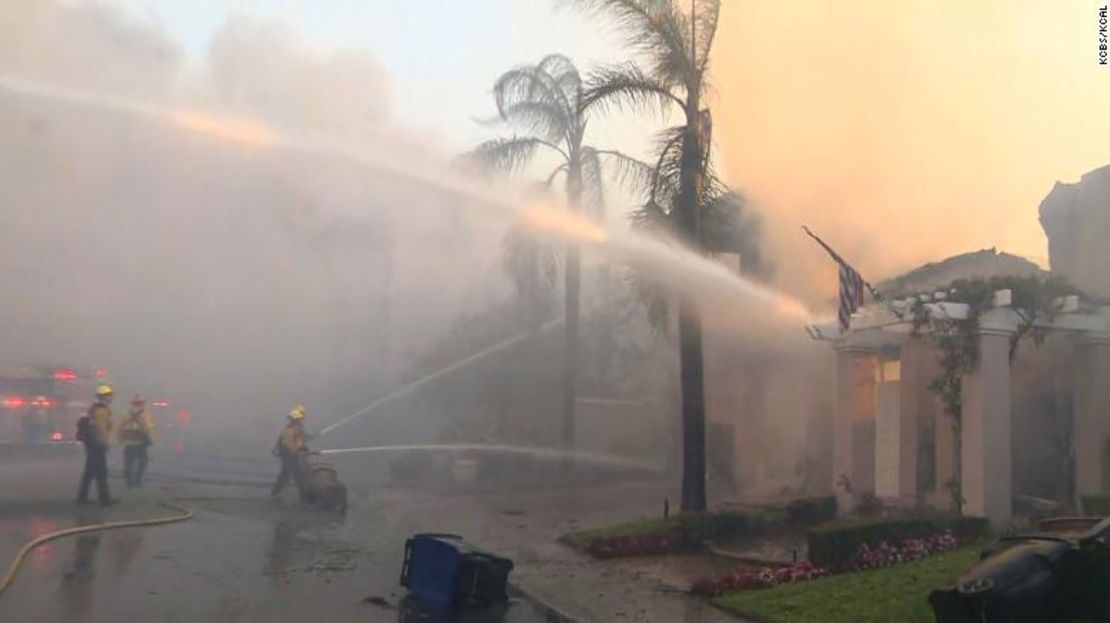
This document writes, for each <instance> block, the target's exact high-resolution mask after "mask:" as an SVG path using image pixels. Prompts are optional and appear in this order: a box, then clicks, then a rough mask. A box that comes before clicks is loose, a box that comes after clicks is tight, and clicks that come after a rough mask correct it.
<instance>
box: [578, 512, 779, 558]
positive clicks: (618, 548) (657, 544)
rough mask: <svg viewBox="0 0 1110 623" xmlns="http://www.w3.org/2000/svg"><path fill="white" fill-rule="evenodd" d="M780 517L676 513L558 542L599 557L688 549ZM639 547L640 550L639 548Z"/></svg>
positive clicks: (760, 529) (756, 529)
mask: <svg viewBox="0 0 1110 623" xmlns="http://www.w3.org/2000/svg"><path fill="white" fill-rule="evenodd" d="M782 520H783V516H782V514H781V513H776V512H772V511H754V512H732V511H729V512H719V513H709V512H707V513H680V514H677V515H672V516H671V517H669V518H666V519H662V518H656V519H643V520H639V521H633V522H628V523H623V524H617V525H613V526H606V527H602V528H592V529H587V530H579V531H577V532H571V533H570V534H566V535H564V536H563V537H562V539H561V540H562V541H563V542H565V543H567V544H569V545H572V546H574V547H577V548H580V549H584V550H586V551H587V552H590V553H592V554H594V555H595V556H600V557H605V558H607V557H610V556H614V555H615V556H633V555H642V554H659V553H664V552H662V551H658V550H661V549H667V550H671V551H680V550H691V549H697V548H700V547H701V546H702V543H703V542H705V541H707V540H710V539H721V538H730V537H741V538H744V537H754V536H759V535H760V534H763V533H764V532H765V531H766V530H767V529H768V528H770V527H771V526H772V525H775V524H779V523H781V522H782ZM639 550H643V551H639Z"/></svg>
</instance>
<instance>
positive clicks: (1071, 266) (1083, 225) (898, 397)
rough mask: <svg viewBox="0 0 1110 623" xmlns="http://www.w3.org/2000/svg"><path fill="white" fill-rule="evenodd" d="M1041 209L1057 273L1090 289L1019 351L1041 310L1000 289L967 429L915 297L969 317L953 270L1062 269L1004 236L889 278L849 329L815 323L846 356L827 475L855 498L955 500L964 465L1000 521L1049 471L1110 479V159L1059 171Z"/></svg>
mask: <svg viewBox="0 0 1110 623" xmlns="http://www.w3.org/2000/svg"><path fill="white" fill-rule="evenodd" d="M1040 213H1041V222H1042V224H1043V225H1044V229H1045V233H1046V235H1047V236H1048V239H1049V249H1050V255H1051V258H1050V260H1051V274H1058V275H1062V276H1064V277H1067V278H1069V279H1071V280H1072V281H1073V282H1074V283H1075V284H1076V285H1078V286H1079V287H1080V288H1081V289H1082V290H1084V291H1085V293H1087V294H1085V295H1082V296H1078V295H1077V296H1066V297H1061V298H1059V299H1057V300H1054V301H1053V305H1054V311H1053V313H1051V314H1046V315H1044V316H1043V317H1037V318H1035V319H1033V322H1032V326H1033V327H1035V330H1036V331H1038V332H1041V333H1043V334H1044V335H1045V336H1046V337H1045V344H1044V345H1043V346H1042V347H1040V348H1037V349H1024V350H1022V349H1020V348H1019V349H1017V350H1015V349H1014V347H1013V344H1014V339H1015V335H1017V333H1018V332H1020V331H1022V330H1023V328H1024V327H1025V326H1026V325H1027V324H1028V323H1029V319H1028V318H1025V317H1024V316H1023V315H1022V313H1021V311H1020V310H1018V309H1015V307H1014V301H1013V300H1012V299H1013V294H1014V293H1013V291H1011V290H1008V289H1001V290H999V291H996V292H994V293H993V301H992V302H991V304H990V305H989V306H988V308H987V309H985V310H984V311H983V312H982V313H981V315H980V316H979V318H978V322H977V325H976V327H977V335H976V337H975V338H974V339H975V340H976V348H977V351H978V357H979V360H978V365H977V366H976V367H975V369H974V370H973V371H972V372H970V373H968V374H966V375H965V376H964V377H963V379H962V384H963V396H962V410H961V415H960V426H961V432H960V433H959V435H958V436H957V434H956V433H955V432H954V429H953V427H952V425H951V424H952V419H951V418H950V417H949V416H947V415H945V414H944V413H943V409H942V406H941V404H940V402H939V400H938V397H937V395H936V393H935V392H933V391H931V390H930V385H931V384H932V383H933V381H934V380H935V379H936V378H937V377H938V374H939V372H940V363H939V359H940V351H939V350H938V346H937V341H936V339H935V338H934V336H932V335H929V334H928V332H927V331H926V332H925V334H923V335H917V334H916V333H917V331H916V330H915V326H914V322H913V316H914V314H913V312H912V311H911V310H912V309H913V308H915V307H917V308H919V309H923V310H924V312H925V313H926V314H927V315H928V317H929V318H931V319H934V320H936V319H956V320H959V319H966V318H968V317H969V313H971V310H970V308H969V305H968V304H967V302H966V301H960V300H954V299H953V298H952V294H953V292H954V291H950V290H949V287H948V284H950V283H951V282H952V281H954V280H956V279H961V278H970V277H991V276H1015V277H1029V276H1034V277H1047V276H1048V275H1049V274H1050V273H1047V272H1045V271H1042V270H1041V269H1039V268H1038V267H1036V266H1035V265H1033V264H1032V263H1030V262H1027V261H1025V260H1022V259H1021V258H1017V257H1015V256H1011V255H1007V254H1004V253H997V252H996V251H994V250H993V249H991V250H987V251H980V252H976V253H969V254H965V255H961V256H956V257H954V258H949V259H947V260H944V261H942V262H938V263H935V264H929V265H926V266H924V267H922V268H920V269H917V270H915V271H912V272H910V273H907V274H906V275H903V276H902V277H899V278H897V279H893V280H890V281H888V282H886V283H884V284H882V285H881V286H880V291H882V292H884V293H886V295H887V300H886V301H885V302H884V303H874V304H871V305H868V306H866V307H865V308H863V309H861V310H859V312H857V313H856V314H854V315H853V317H852V319H851V324H850V326H849V328H848V329H847V330H846V331H841V330H840V328H839V327H837V326H835V325H825V326H815V327H811V334H812V335H814V336H815V337H817V338H819V339H822V340H826V341H828V342H831V343H832V345H833V347H834V350H835V353H836V357H837V361H836V396H837V398H836V405H835V409H834V410H833V411H834V414H833V415H832V420H833V422H832V435H831V439H832V446H833V461H832V466H831V471H830V472H828V473H826V474H825V478H826V480H827V481H828V482H830V483H832V486H833V488H834V490H835V491H836V494H837V496H838V499H839V502H840V506H841V508H842V509H851V508H852V507H853V506H854V504H855V503H856V502H857V501H858V499H859V497H860V496H861V495H862V494H866V493H873V494H875V495H877V496H878V497H880V498H883V499H885V500H887V501H888V502H890V503H893V504H898V505H903V506H933V507H940V508H944V507H946V506H948V504H949V503H950V502H949V500H951V499H952V496H951V495H949V494H948V492H947V491H946V487H945V483H950V482H956V481H957V479H955V478H954V476H956V475H957V474H959V478H958V481H959V483H960V486H961V487H962V491H961V493H962V497H963V499H964V504H963V508H962V510H963V512H964V513H965V514H969V515H974V516H982V517H987V518H989V519H991V520H992V522H995V523H1004V522H1006V521H1008V520H1009V519H1010V517H1011V513H1012V509H1013V499H1014V495H1015V493H1022V492H1029V490H1030V489H1032V490H1033V492H1037V491H1036V489H1037V488H1038V487H1044V486H1045V485H1044V482H1048V483H1049V484H1051V482H1052V481H1070V482H1069V483H1068V484H1070V485H1071V486H1070V487H1067V488H1065V489H1064V490H1066V491H1069V492H1070V493H1071V494H1073V495H1085V494H1094V493H1101V492H1104V491H1107V490H1108V489H1110V469H1108V467H1110V447H1108V442H1110V306H1107V305H1106V304H1105V303H1104V301H1103V300H1102V299H1101V298H1100V297H1104V296H1106V293H1108V292H1110V275H1108V274H1107V273H1106V271H1105V268H1106V267H1107V266H1110V245H1108V244H1107V243H1108V242H1110V167H1104V168H1102V169H1098V170H1096V171H1092V172H1091V173H1088V174H1087V175H1084V176H1083V178H1082V179H1081V181H1080V182H1079V183H1078V184H1072V185H1068V184H1059V183H1058V184H1057V185H1056V187H1055V188H1053V190H1052V192H1050V193H1049V195H1048V197H1046V198H1045V200H1044V202H1042V204H1041V210H1040ZM1052 465H1056V466H1057V469H1058V471H1052V470H1050V469H1048V467H1047V466H1052ZM1061 465H1062V466H1063V467H1059V466H1061ZM1038 473H1040V475H1041V476H1042V479H1041V480H1043V481H1044V482H1040V483H1038V482H1037V479H1036V476H1037V475H1038Z"/></svg>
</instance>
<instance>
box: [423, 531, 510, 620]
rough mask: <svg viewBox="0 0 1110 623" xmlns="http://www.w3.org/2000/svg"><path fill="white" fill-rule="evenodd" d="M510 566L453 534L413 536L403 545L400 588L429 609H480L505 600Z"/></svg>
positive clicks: (507, 560) (503, 560)
mask: <svg viewBox="0 0 1110 623" xmlns="http://www.w3.org/2000/svg"><path fill="white" fill-rule="evenodd" d="M512 568H513V563H512V561H511V560H509V559H507V558H501V557H498V556H494V555H492V554H488V553H486V552H482V551H479V550H476V549H474V548H472V547H470V546H469V545H467V544H466V543H465V542H463V540H462V537H460V536H458V535H455V534H416V535H413V536H412V537H411V538H409V539H408V541H406V542H405V557H404V562H403V563H402V565H401V585H402V586H404V587H405V588H407V589H408V590H409V591H410V592H411V593H412V594H413V596H415V597H416V598H417V599H418V600H420V601H422V602H424V603H427V604H429V605H433V606H448V605H462V604H469V605H483V604H488V603H492V602H495V601H502V600H504V599H506V598H507V597H508V594H507V591H506V587H507V585H508V579H509V571H511V570H512Z"/></svg>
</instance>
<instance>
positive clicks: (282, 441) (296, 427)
mask: <svg viewBox="0 0 1110 623" xmlns="http://www.w3.org/2000/svg"><path fill="white" fill-rule="evenodd" d="M305 415H306V409H305V407H304V405H297V406H295V407H293V410H292V411H290V412H289V416H288V422H287V423H286V424H285V428H284V429H283V430H282V431H281V436H280V437H278V440H277V443H276V444H275V445H274V456H276V457H278V458H279V459H281V473H280V474H278V478H277V482H275V483H274V488H273V490H271V491H270V495H272V496H277V495H279V494H281V491H282V489H284V488H285V485H287V484H289V478H293V481H294V482H295V483H296V485H297V489H298V490H300V489H301V484H302V483H301V475H302V469H301V467H302V466H301V463H302V462H303V461H304V457H305V455H307V454H308V435H307V434H306V433H305V431H304V418H305Z"/></svg>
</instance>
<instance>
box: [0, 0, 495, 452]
mask: <svg viewBox="0 0 1110 623" xmlns="http://www.w3.org/2000/svg"><path fill="white" fill-rule="evenodd" d="M24 4H25V6H23V7H21V8H19V9H10V8H8V7H6V8H4V9H0V10H2V11H4V12H5V15H4V18H5V19H3V20H0V74H2V75H3V76H5V77H8V78H11V79H18V80H21V81H24V82H32V83H38V84H51V85H57V86H60V87H66V88H70V89H73V90H76V91H81V92H87V93H92V94H98V95H104V96H111V97H114V98H117V99H122V98H127V99H130V100H135V101H137V102H140V103H142V104H143V105H146V106H151V107H156V108H159V109H167V110H190V111H193V110H201V111H204V112H205V113H209V114H216V115H233V116H237V117H241V118H248V119H251V120H253V121H255V122H260V123H262V124H264V125H268V126H271V127H274V128H277V129H278V130H279V131H281V132H283V133H284V132H289V133H291V134H294V135H312V136H324V137H328V136H331V137H341V138H342V139H343V140H344V141H345V142H347V143H350V142H354V143H356V146H357V147H359V148H360V149H364V150H370V151H372V152H373V153H376V154H379V155H380V157H382V158H389V159H390V160H391V161H393V162H397V161H398V160H400V161H404V160H406V159H408V158H417V157H419V158H420V159H421V161H422V164H423V166H424V167H425V169H431V170H435V167H436V166H437V165H436V161H437V160H438V159H439V157H438V155H437V154H436V153H435V150H434V149H432V148H431V147H430V146H428V145H426V144H424V143H423V141H421V140H420V139H419V138H417V137H415V136H413V135H411V134H410V133H408V132H406V131H405V130H404V129H403V128H400V127H398V126H397V125H396V124H394V123H393V122H392V121H391V119H390V117H389V99H390V98H389V84H388V79H387V76H386V75H385V72H384V71H383V70H382V68H381V67H380V66H379V65H378V64H377V63H375V62H374V60H373V59H372V58H370V57H369V56H368V55H367V54H366V53H364V52H361V51H339V52H335V53H331V54H327V55H321V54H314V53H312V52H310V51H308V50H307V48H306V47H305V46H304V45H303V44H302V43H301V42H299V41H298V39H297V38H296V36H295V35H294V33H292V32H290V31H288V30H285V29H283V27H280V26H276V25H273V24H268V23H258V22H253V21H249V20H245V19H237V20H233V21H232V22H230V23H229V24H228V25H227V26H226V28H225V29H224V30H223V31H222V32H221V33H220V34H219V35H218V36H217V37H216V38H215V40H214V42H213V44H212V47H211V50H210V52H209V54H208V56H207V58H206V59H205V62H204V64H203V66H202V67H188V66H186V65H185V64H184V62H183V58H182V53H181V51H180V48H179V46H177V45H176V44H175V43H174V42H173V41H171V40H169V39H168V38H167V37H166V36H165V35H163V34H162V33H160V32H158V31H156V30H153V29H151V28H149V27H145V26H143V25H139V24H137V23H136V22H134V21H133V20H131V19H130V18H129V16H128V15H127V14H125V13H124V12H122V11H121V10H120V9H117V8H114V7H109V6H97V5H92V6H90V5H78V6H70V5H55V4H53V3H49V2H37V3H36V2H31V3H24ZM9 11H10V12H9ZM323 93H326V94H327V96H326V97H324V96H322V95H321V94H323ZM483 210H485V208H484V206H481V205H477V204H475V203H474V202H473V201H471V200H467V199H465V198H462V197H459V196H456V195H454V194H452V193H450V192H446V191H443V190H439V189H436V188H435V187H432V186H428V185H424V184H415V183H412V182H407V181H405V180H403V179H396V178H395V176H392V175H390V174H388V173H385V172H382V171H375V170H373V169H370V168H367V167H365V166H362V165H359V164H357V163H354V162H352V161H350V160H348V159H344V158H342V157H339V156H320V155H313V154H307V153H301V152H297V151H295V150H289V149H285V148H283V147H280V146H277V147H264V146H263V147H260V146H251V145H242V144H238V143H236V142H233V141H231V142H229V141H226V140H221V139H220V138H219V137H218V136H212V135H206V134H199V133H191V132H188V131H186V130H185V129H183V128H181V127H175V126H173V125H172V124H168V123H166V122H165V121H164V120H162V119H158V118H154V117H151V116H148V115H138V114H132V113H127V112H121V111H113V110H107V109H98V108H95V107H86V106H83V105H80V104H76V103H73V102H66V101H54V100H52V99H50V98H43V97H39V96H33V95H26V94H17V93H13V92H11V91H8V90H3V89H0V231H3V232H4V234H3V235H4V241H3V244H0V266H2V267H3V269H2V270H0V299H2V300H3V301H4V305H3V306H0V357H2V359H3V360H4V362H5V363H8V364H10V363H44V364H51V363H59V364H62V363H64V364H69V365H76V366H101V367H105V368H107V369H108V370H109V371H110V372H111V377H112V380H113V381H114V382H115V383H116V384H117V385H118V387H119V391H120V392H121V393H125V394H127V393H130V392H134V391H139V392H143V393H147V394H154V395H165V396H167V397H168V398H170V399H171V400H173V401H175V402H176V403H177V404H178V405H179V406H180V407H182V408H188V409H190V410H191V411H192V412H193V414H194V418H193V421H194V422H195V423H196V426H197V427H198V430H202V429H208V430H212V431H215V430H218V431H219V437H220V438H222V439H225V440H233V441H234V443H240V441H241V439H246V438H249V439H251V440H252V441H253V442H255V443H259V444H262V443H270V442H271V441H272V439H271V437H270V435H271V433H272V432H273V431H274V430H275V428H276V427H277V426H279V425H280V423H281V421H282V416H283V414H284V413H285V411H287V410H288V408H289V407H290V406H291V405H292V404H293V403H295V402H299V401H304V402H306V403H308V404H309V406H310V409H311V410H312V412H313V413H314V414H315V415H316V416H317V417H318V418H319V420H318V422H319V423H320V424H322V423H323V422H322V421H321V420H326V419H329V418H338V417H339V416H341V415H343V414H345V413H347V412H349V411H350V410H352V409H354V408H356V407H357V406H358V405H360V404H362V403H364V402H367V401H369V400H370V399H372V398H374V397H375V396H376V395H377V393H378V392H380V391H382V390H383V389H385V388H386V387H388V386H389V385H390V384H391V383H393V382H394V381H395V379H396V377H397V375H398V374H399V373H400V372H401V371H402V369H403V366H404V365H405V362H406V359H407V358H408V357H409V356H410V355H411V354H412V353H413V352H415V351H417V350H419V349H420V348H421V347H422V346H423V345H425V344H426V343H428V342H429V341H430V340H431V339H433V338H435V337H436V336H437V335H438V334H439V333H440V332H442V331H443V330H444V329H445V327H446V325H447V323H448V321H449V319H450V318H452V317H453V316H454V315H456V314H457V313H459V312H461V311H463V310H465V309H467V308H468V307H477V306H479V305H481V304H483V303H484V302H485V301H486V300H487V299H488V298H490V297H491V296H493V295H495V294H496V293H497V291H498V290H500V289H502V288H505V287H506V286H505V284H504V283H502V280H501V279H500V278H499V272H498V271H497V270H496V269H495V268H492V267H493V266H494V265H495V263H496V254H497V253H498V250H499V244H498V242H497V240H498V239H499V237H500V233H501V227H500V225H498V223H497V222H496V221H495V220H491V219H488V218H485V217H484V216H483V215H482V212H483ZM207 423H211V424H219V426H218V427H207V426H205V424H207ZM229 433H231V434H229ZM248 434H249V437H247V435H248Z"/></svg>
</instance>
